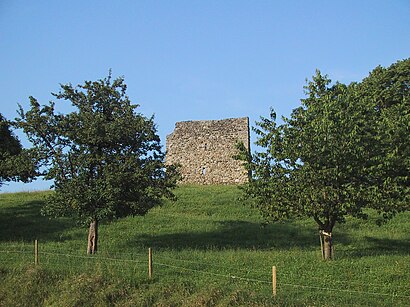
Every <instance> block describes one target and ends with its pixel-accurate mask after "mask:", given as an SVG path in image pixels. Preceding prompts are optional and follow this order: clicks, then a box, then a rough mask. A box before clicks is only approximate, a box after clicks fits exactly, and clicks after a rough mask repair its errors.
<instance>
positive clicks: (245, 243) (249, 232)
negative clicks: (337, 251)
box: [127, 221, 347, 250]
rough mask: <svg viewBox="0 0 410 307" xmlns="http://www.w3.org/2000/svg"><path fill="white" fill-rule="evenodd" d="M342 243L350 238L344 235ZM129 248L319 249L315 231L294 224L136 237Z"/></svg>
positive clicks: (234, 224) (230, 224)
mask: <svg viewBox="0 0 410 307" xmlns="http://www.w3.org/2000/svg"><path fill="white" fill-rule="evenodd" d="M338 239H339V240H344V241H346V240H347V238H346V237H345V236H344V235H343V234H341V235H339V236H338ZM127 244H137V245H142V246H144V247H155V248H165V249H174V250H182V249H187V248H189V249H227V248H233V249H258V250H264V249H275V248H277V249H281V250H288V249H292V248H302V249H311V248H314V249H316V248H317V249H320V242H319V236H318V233H317V231H316V229H315V228H312V227H301V226H300V225H297V224H295V223H286V224H269V225H266V226H262V225H261V224H259V223H252V222H246V221H225V222H219V226H218V227H217V229H216V230H215V231H210V232H186V233H185V232H184V233H170V234H158V235H147V234H144V235H137V236H136V237H135V238H134V239H133V240H131V242H128V243H127Z"/></svg>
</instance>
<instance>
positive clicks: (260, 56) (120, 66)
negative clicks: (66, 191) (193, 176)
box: [0, 0, 410, 192]
mask: <svg viewBox="0 0 410 307" xmlns="http://www.w3.org/2000/svg"><path fill="white" fill-rule="evenodd" d="M409 56H410V1H409V0H389V1H387V0H384V1H377V0H372V1H358V0H354V1H346V0H343V1H317V0H315V1H313V0H312V1H302V0H301V1H274V0H271V1H258V0H253V1H251V0H249V1H239V0H232V1H223V0H218V1H212V0H207V1H199V0H187V1H178V0H172V1H171V0H168V1H155V0H150V1H149V0H147V1H142V0H139V1H137V0H135V1H112V0H110V1H105V0H100V1H86V0H82V1H76V0H70V1H51V0H50V1H41V0H37V1H29V0H27V1H23V0H22V1H18V0H16V1H14V0H1V1H0V91H1V100H0V106H1V108H0V112H1V113H2V114H3V115H4V116H5V117H6V118H9V119H13V118H15V117H16V116H17V113H16V109H17V103H20V104H21V105H23V107H26V108H27V106H28V96H30V95H32V96H34V97H36V98H37V99H38V100H39V101H40V102H41V103H46V102H47V101H48V100H50V99H52V97H51V95H50V92H57V91H58V90H59V84H60V83H69V82H71V83H72V84H78V83H82V82H83V81H84V80H96V79H100V78H104V77H105V76H107V74H108V70H109V69H110V68H112V71H113V75H114V76H124V77H125V81H126V83H127V85H128V95H129V96H130V98H131V100H132V101H133V102H134V103H138V104H140V105H141V108H140V112H142V113H143V114H145V115H147V116H150V115H152V114H155V118H156V122H157V124H158V131H159V134H160V137H161V140H162V142H163V144H165V136H166V135H167V134H169V133H171V132H172V130H173V128H174V124H175V122H177V121H183V120H198V119H222V118H230V117H243V116H249V117H250V120H251V123H252V124H253V123H254V122H255V121H256V120H258V118H259V116H261V115H262V116H267V115H268V113H269V107H271V106H272V107H274V108H275V109H276V110H277V112H278V114H279V115H289V114H290V112H291V110H292V109H293V108H295V107H296V106H298V104H299V101H300V98H303V85H304V84H305V79H306V78H308V77H310V76H312V75H313V74H314V72H315V69H316V68H318V69H320V70H321V71H322V72H324V73H327V74H328V75H329V77H330V78H331V79H332V80H339V81H340V82H344V83H349V82H351V81H360V80H361V79H362V78H364V77H365V76H366V75H367V74H368V73H369V72H370V71H371V70H372V69H373V68H375V67H376V66H377V65H382V66H388V65H390V64H392V63H393V62H396V61H397V60H399V59H404V58H408V57H409ZM63 110H64V108H63ZM18 135H19V137H20V138H21V139H22V142H23V144H24V145H25V146H28V144H27V142H26V141H25V140H24V137H23V136H22V135H21V133H18ZM253 141H254V140H253ZM48 186H49V183H44V182H42V181H39V180H38V181H37V182H34V183H32V184H28V185H24V184H9V185H8V186H3V187H2V188H1V191H2V192H6V191H19V190H36V189H46V188H48Z"/></svg>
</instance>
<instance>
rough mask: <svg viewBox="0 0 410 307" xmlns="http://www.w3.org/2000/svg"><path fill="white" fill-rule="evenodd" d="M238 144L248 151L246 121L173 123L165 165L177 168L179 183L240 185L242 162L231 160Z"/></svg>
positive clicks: (243, 178)
mask: <svg viewBox="0 0 410 307" xmlns="http://www.w3.org/2000/svg"><path fill="white" fill-rule="evenodd" d="M238 141H242V142H243V143H244V145H245V146H246V148H248V150H249V146H250V144H249V119H248V118H247V117H244V118H231V119H223V120H203V121H202V120H201V121H186V122H177V123H176V124H175V130H174V132H173V133H171V134H170V135H168V136H167V145H166V147H167V154H166V162H167V163H169V164H173V163H178V164H180V165H181V168H180V172H181V174H182V176H183V179H182V183H196V184H239V183H244V182H247V181H248V174H247V172H246V170H245V169H244V167H243V165H242V163H243V162H241V161H237V160H235V159H234V158H233V156H234V155H235V154H237V149H236V147H235V145H236V143H237V142H238Z"/></svg>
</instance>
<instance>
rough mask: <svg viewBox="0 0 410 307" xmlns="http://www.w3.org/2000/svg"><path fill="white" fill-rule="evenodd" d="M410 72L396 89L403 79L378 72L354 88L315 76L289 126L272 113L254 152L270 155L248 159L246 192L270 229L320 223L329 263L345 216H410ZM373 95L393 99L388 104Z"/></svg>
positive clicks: (264, 120) (287, 120) (260, 126)
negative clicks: (278, 224)
mask: <svg viewBox="0 0 410 307" xmlns="http://www.w3.org/2000/svg"><path fill="white" fill-rule="evenodd" d="M405 65H407V66H406V67H407V69H406V70H405V72H404V73H402V78H401V79H400V80H398V81H397V82H396V83H397V84H396V83H394V82H393V83H394V84H395V85H394V86H391V87H388V86H387V85H386V84H389V85H390V84H392V80H393V79H392V78H393V76H397V74H396V73H394V72H392V70H393V68H389V69H387V70H388V71H389V73H384V74H383V76H384V77H385V78H379V77H376V75H378V74H379V73H378V71H379V70H380V69H381V68H377V69H376V70H375V71H373V72H372V73H371V74H370V76H369V77H368V78H367V79H365V80H364V81H363V82H362V83H359V84H356V83H352V84H350V85H349V86H346V85H343V84H340V83H336V84H334V85H330V84H331V80H330V79H328V78H327V76H323V75H322V74H321V73H320V72H319V71H317V72H316V75H315V76H314V77H313V79H312V81H310V82H308V84H307V86H306V87H305V89H306V96H307V97H306V98H305V99H302V100H301V102H302V104H301V106H300V107H298V108H296V109H294V110H293V112H292V114H291V116H290V118H285V117H284V118H282V120H283V123H282V124H278V123H277V120H276V114H275V112H274V111H273V110H271V116H270V118H263V117H262V118H261V121H260V122H258V123H257V127H256V128H254V131H255V132H256V134H257V136H258V140H257V142H256V144H257V145H259V146H261V147H262V148H263V149H264V151H262V152H256V153H255V154H254V155H252V156H250V157H249V156H248V157H246V152H244V151H242V159H244V160H247V162H246V163H245V165H246V167H247V168H248V170H249V171H250V173H251V174H252V175H251V180H250V182H249V183H248V184H246V185H245V186H244V187H243V190H244V191H245V194H246V195H247V196H248V197H249V199H250V200H251V202H252V204H253V205H254V206H255V207H257V208H259V209H260V211H261V213H262V214H263V215H264V217H265V218H266V219H267V220H271V221H276V220H285V219H291V218H302V217H310V218H312V219H314V220H315V222H316V223H317V224H318V228H319V233H320V239H321V245H322V255H323V258H324V259H331V258H332V233H333V228H334V226H335V225H336V223H344V222H345V218H346V216H348V215H351V216H354V217H357V218H367V215H366V214H365V212H364V211H363V209H364V208H375V209H377V210H378V212H379V213H382V214H383V217H384V218H390V217H392V216H393V215H394V214H395V213H397V212H401V211H405V210H408V209H409V206H408V200H409V188H408V187H409V178H410V176H409V175H410V174H409V158H408V157H409V155H408V153H409V148H410V142H409V137H408V135H409V122H410V121H409V110H410V108H409V84H410V83H409V81H410V80H409V76H410V74H409V72H410V70H409V69H408V61H407V62H406V64H405ZM382 70H383V71H384V69H382ZM386 78H387V79H386ZM382 79H383V80H382ZM381 80H382V81H383V82H381ZM386 80H387V81H386ZM373 81H374V82H373ZM384 81H386V82H384ZM374 88H378V89H379V90H380V91H381V92H383V93H385V92H386V91H387V89H388V88H389V91H390V93H389V95H388V96H387V97H385V100H382V99H381V97H380V96H378V95H377V94H375V93H374V92H373V89H374ZM398 89H400V90H398ZM382 101H386V103H384V104H383V103H382ZM393 101H397V105H399V106H397V108H396V107H394V108H393V106H394V105H396V103H393ZM392 108H393V109H392ZM242 149H243V148H242Z"/></svg>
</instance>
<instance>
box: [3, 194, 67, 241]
mask: <svg viewBox="0 0 410 307" xmlns="http://www.w3.org/2000/svg"><path fill="white" fill-rule="evenodd" d="M43 205H44V201H29V202H25V203H23V204H21V205H19V206H18V207H13V208H0V241H3V242H10V241H23V242H28V241H33V240H35V239H38V240H41V241H65V240H69V239H71V238H70V237H67V236H64V240H63V239H62V236H61V234H62V233H63V232H64V231H65V230H67V229H70V228H72V227H74V223H73V221H71V220H69V219H66V218H60V219H49V218H48V217H45V216H42V215H41V213H40V210H41V207H42V206H43Z"/></svg>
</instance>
